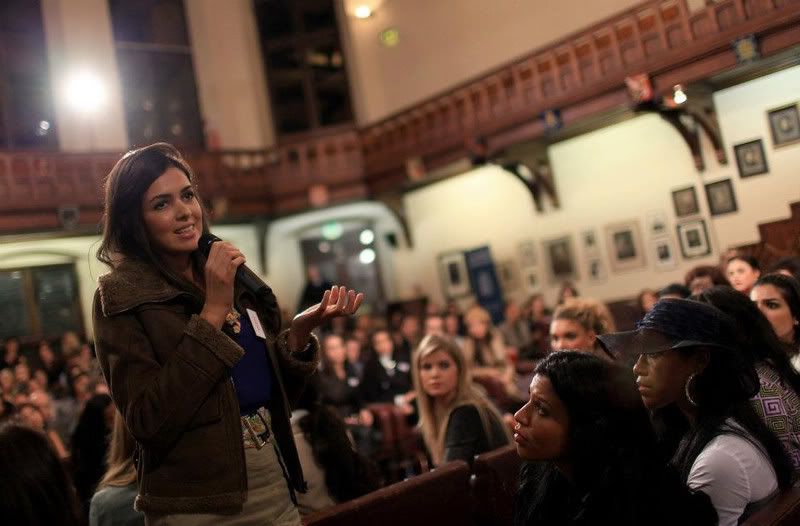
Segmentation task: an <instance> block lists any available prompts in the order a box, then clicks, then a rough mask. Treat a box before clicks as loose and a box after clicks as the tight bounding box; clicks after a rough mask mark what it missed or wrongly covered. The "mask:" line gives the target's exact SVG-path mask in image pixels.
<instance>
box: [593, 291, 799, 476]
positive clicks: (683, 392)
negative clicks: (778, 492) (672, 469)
mask: <svg viewBox="0 0 800 526" xmlns="http://www.w3.org/2000/svg"><path fill="white" fill-rule="evenodd" d="M736 334H737V330H736V325H735V322H734V321H733V319H732V318H731V317H730V316H728V315H727V314H725V313H723V312H722V311H720V310H719V309H717V308H716V307H713V306H711V305H708V304H706V303H701V302H699V301H694V300H680V299H666V300H661V301H659V302H658V303H657V304H656V306H655V307H654V308H653V310H652V311H650V312H649V313H648V314H647V316H645V317H644V319H643V320H642V321H641V322H639V324H638V328H637V329H636V330H634V331H628V332H621V333H616V334H607V335H604V336H601V337H600V340H601V342H602V344H603V345H605V346H607V347H608V348H610V349H611V350H612V351H615V352H618V353H623V354H629V355H631V356H638V358H637V359H636V363H635V364H634V366H633V372H634V374H635V375H636V383H637V384H638V386H639V393H640V395H641V398H642V402H643V403H644V405H645V406H646V407H647V408H648V409H649V410H650V411H652V412H653V417H654V420H655V422H656V424H657V426H656V429H659V430H660V432H661V433H662V435H663V437H664V443H665V444H670V447H669V449H670V450H671V453H672V460H673V463H674V464H675V466H676V467H678V469H679V471H680V472H681V475H682V477H683V480H687V479H688V477H689V474H690V472H691V469H692V466H693V464H694V462H695V460H696V459H697V457H698V455H699V454H700V453H701V452H702V451H703V450H704V449H705V447H706V446H707V445H708V443H709V442H710V441H711V440H712V439H713V438H715V437H716V436H717V435H719V434H720V433H721V426H723V425H724V424H725V422H726V421H727V420H728V419H732V420H733V421H734V422H735V423H736V426H732V427H731V426H727V427H730V428H731V431H730V432H731V433H733V434H737V435H739V436H743V434H742V433H741V431H740V430H739V428H741V429H743V430H744V431H745V432H746V433H749V434H750V435H751V436H752V437H753V438H754V439H755V440H757V441H758V442H759V443H760V445H761V446H763V448H764V451H765V452H766V453H767V456H768V458H769V459H770V461H771V462H772V465H773V468H774V470H775V473H776V475H777V481H778V484H779V486H780V487H781V488H784V487H786V486H787V485H788V484H789V482H790V480H791V476H792V475H791V474H792V468H791V465H790V463H789V460H788V458H787V457H786V454H785V452H784V450H783V446H782V445H781V443H780V442H779V441H778V439H777V437H776V436H775V435H774V433H772V432H771V431H770V430H769V429H768V428H767V427H766V424H765V423H764V422H763V421H762V420H761V419H760V418H759V417H758V415H757V414H756V412H755V411H754V409H753V407H752V406H751V405H750V398H752V397H753V396H754V395H755V394H756V393H758V390H759V386H760V384H759V378H758V375H757V373H756V370H755V364H754V360H753V356H752V353H750V352H747V351H744V350H741V349H739V348H737V346H738V345H739V343H738V342H737V339H736ZM737 426H739V427H737Z"/></svg>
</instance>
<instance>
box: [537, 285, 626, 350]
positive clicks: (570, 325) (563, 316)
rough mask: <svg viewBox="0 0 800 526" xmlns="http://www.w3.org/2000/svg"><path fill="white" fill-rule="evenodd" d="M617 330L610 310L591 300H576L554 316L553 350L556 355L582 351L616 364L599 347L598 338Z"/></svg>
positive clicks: (559, 307) (551, 324)
mask: <svg viewBox="0 0 800 526" xmlns="http://www.w3.org/2000/svg"><path fill="white" fill-rule="evenodd" d="M614 330H615V325H614V319H613V318H612V317H611V313H610V312H609V311H608V307H606V306H605V305H604V304H602V303H601V302H599V301H597V300H594V299H591V298H573V299H571V300H568V301H566V302H565V303H564V304H563V305H559V306H558V307H557V308H556V310H555V312H554V313H553V319H552V321H550V347H551V348H552V350H553V351H565V350H571V351H582V352H587V353H591V354H595V355H597V356H599V357H601V358H606V359H612V360H613V359H614V356H613V355H611V354H610V353H608V352H607V351H606V350H605V349H603V348H602V347H600V346H599V345H597V337H598V336H599V335H601V334H605V333H607V332H613V331H614Z"/></svg>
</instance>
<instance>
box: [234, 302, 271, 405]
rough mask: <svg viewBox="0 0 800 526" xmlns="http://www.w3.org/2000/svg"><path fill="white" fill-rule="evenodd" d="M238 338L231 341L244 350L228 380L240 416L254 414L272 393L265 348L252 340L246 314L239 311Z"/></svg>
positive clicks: (252, 332)
mask: <svg viewBox="0 0 800 526" xmlns="http://www.w3.org/2000/svg"><path fill="white" fill-rule="evenodd" d="M242 310H243V311H244V312H242V313H241V317H240V318H239V322H240V323H241V324H242V327H241V329H242V330H241V331H239V334H234V335H233V339H234V340H235V341H236V343H238V344H239V346H240V347H241V348H242V349H244V356H243V357H242V359H241V360H239V362H238V363H237V364H236V365H234V366H233V371H231V377H232V378H233V384H234V386H235V387H236V397H237V398H238V399H239V412H240V413H241V414H243V415H246V414H249V413H254V412H255V411H256V409H258V408H259V407H261V406H264V405H266V404H267V402H269V399H270V395H271V393H272V370H271V366H270V363H269V359H268V358H267V345H266V342H265V341H264V340H262V339H261V338H259V337H258V336H256V331H255V329H253V324H252V323H250V316H248V315H247V310H246V309H242Z"/></svg>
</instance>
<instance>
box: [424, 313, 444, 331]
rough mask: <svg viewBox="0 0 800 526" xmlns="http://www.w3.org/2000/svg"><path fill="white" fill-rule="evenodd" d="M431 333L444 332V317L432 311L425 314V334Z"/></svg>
mask: <svg viewBox="0 0 800 526" xmlns="http://www.w3.org/2000/svg"><path fill="white" fill-rule="evenodd" d="M431 334H437V335H439V336H443V335H444V334H445V330H444V318H443V317H442V316H441V314H437V313H433V314H428V315H427V316H425V336H429V335H431Z"/></svg>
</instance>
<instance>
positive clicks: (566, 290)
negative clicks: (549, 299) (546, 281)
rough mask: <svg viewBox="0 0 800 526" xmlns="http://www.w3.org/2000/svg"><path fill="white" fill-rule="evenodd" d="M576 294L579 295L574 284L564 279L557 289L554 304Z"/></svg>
mask: <svg viewBox="0 0 800 526" xmlns="http://www.w3.org/2000/svg"><path fill="white" fill-rule="evenodd" d="M578 296H580V293H579V292H578V289H577V288H575V285H574V284H573V283H572V282H571V281H565V282H563V283H562V284H561V288H560V289H558V295H557V296H556V305H562V304H563V303H564V302H565V301H567V300H568V299H570V298H577V297H578Z"/></svg>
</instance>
